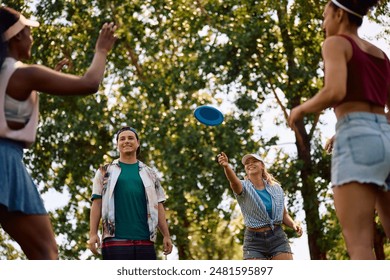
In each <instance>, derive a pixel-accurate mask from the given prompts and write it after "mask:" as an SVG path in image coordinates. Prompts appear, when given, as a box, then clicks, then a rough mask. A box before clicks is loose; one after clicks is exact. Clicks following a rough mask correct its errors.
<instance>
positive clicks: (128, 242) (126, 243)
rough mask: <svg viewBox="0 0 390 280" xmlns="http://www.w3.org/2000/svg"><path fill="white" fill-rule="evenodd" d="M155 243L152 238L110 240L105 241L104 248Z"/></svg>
mask: <svg viewBox="0 0 390 280" xmlns="http://www.w3.org/2000/svg"><path fill="white" fill-rule="evenodd" d="M149 245H154V243H153V242H152V241H150V240H109V241H103V244H102V248H105V247H117V246H149Z"/></svg>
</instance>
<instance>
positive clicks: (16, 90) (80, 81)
mask: <svg viewBox="0 0 390 280" xmlns="http://www.w3.org/2000/svg"><path fill="white" fill-rule="evenodd" d="M115 30H116V26H115V25H114V24H113V23H110V24H107V23H105V24H104V25H103V27H102V29H101V30H100V34H99V37H98V40H97V42H96V47H95V55H94V57H93V60H92V62H91V65H90V67H89V68H88V70H87V71H86V72H85V74H84V75H83V76H81V77H80V76H76V75H70V74H65V73H61V72H58V71H56V70H53V69H50V68H48V67H45V66H41V65H24V66H22V67H20V68H18V69H17V70H16V71H15V73H14V74H13V75H12V77H11V79H10V81H9V84H8V88H7V92H8V93H9V94H10V95H11V96H12V97H14V98H16V99H19V100H23V99H25V98H27V97H28V96H29V95H30V93H31V91H33V90H36V91H40V92H45V93H49V94H53V95H87V94H92V93H95V92H96V91H97V90H98V89H99V85H100V83H101V81H102V80H103V77H104V71H105V65H106V57H107V54H108V52H109V51H110V50H111V49H112V47H113V45H114V42H115V41H116V37H115V35H114V32H115Z"/></svg>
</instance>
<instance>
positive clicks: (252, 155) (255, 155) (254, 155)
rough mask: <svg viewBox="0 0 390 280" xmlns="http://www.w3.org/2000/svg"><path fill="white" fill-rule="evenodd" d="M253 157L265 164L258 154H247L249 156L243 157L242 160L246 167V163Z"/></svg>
mask: <svg viewBox="0 0 390 280" xmlns="http://www.w3.org/2000/svg"><path fill="white" fill-rule="evenodd" d="M251 157H253V158H255V159H257V160H259V161H261V162H263V160H262V159H261V157H260V156H259V155H258V154H247V155H245V156H243V157H242V160H241V162H242V164H243V165H245V162H246V161H247V159H248V158H251Z"/></svg>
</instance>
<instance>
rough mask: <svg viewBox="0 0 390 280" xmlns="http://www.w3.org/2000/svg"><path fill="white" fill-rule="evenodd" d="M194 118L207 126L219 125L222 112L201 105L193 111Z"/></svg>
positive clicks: (221, 119)
mask: <svg viewBox="0 0 390 280" xmlns="http://www.w3.org/2000/svg"><path fill="white" fill-rule="evenodd" d="M194 116H195V118H196V119H197V120H198V121H200V122H201V123H203V124H205V125H208V126H215V125H220V124H221V123H222V122H223V114H222V113H221V111H219V110H218V109H216V108H214V107H211V106H208V105H203V106H199V107H198V108H196V109H195V111H194Z"/></svg>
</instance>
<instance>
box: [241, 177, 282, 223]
mask: <svg viewBox="0 0 390 280" xmlns="http://www.w3.org/2000/svg"><path fill="white" fill-rule="evenodd" d="M241 183H242V188H243V189H242V193H241V194H239V195H238V194H236V193H235V194H234V195H235V197H236V198H237V201H238V204H239V205H240V208H241V212H242V215H243V216H244V223H245V226H247V227H251V228H261V227H266V226H269V227H271V228H273V227H274V225H278V224H281V223H282V222H283V212H284V193H283V189H282V188H281V187H280V186H279V185H278V184H275V185H272V186H271V185H270V184H268V183H267V182H266V181H265V180H264V184H265V189H266V190H267V191H268V193H269V194H270V195H271V198H272V216H271V217H270V216H269V215H268V213H267V210H266V208H265V205H264V203H263V201H262V200H261V198H260V196H259V195H258V194H257V193H256V190H255V186H254V185H253V184H252V182H251V181H249V180H241Z"/></svg>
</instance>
